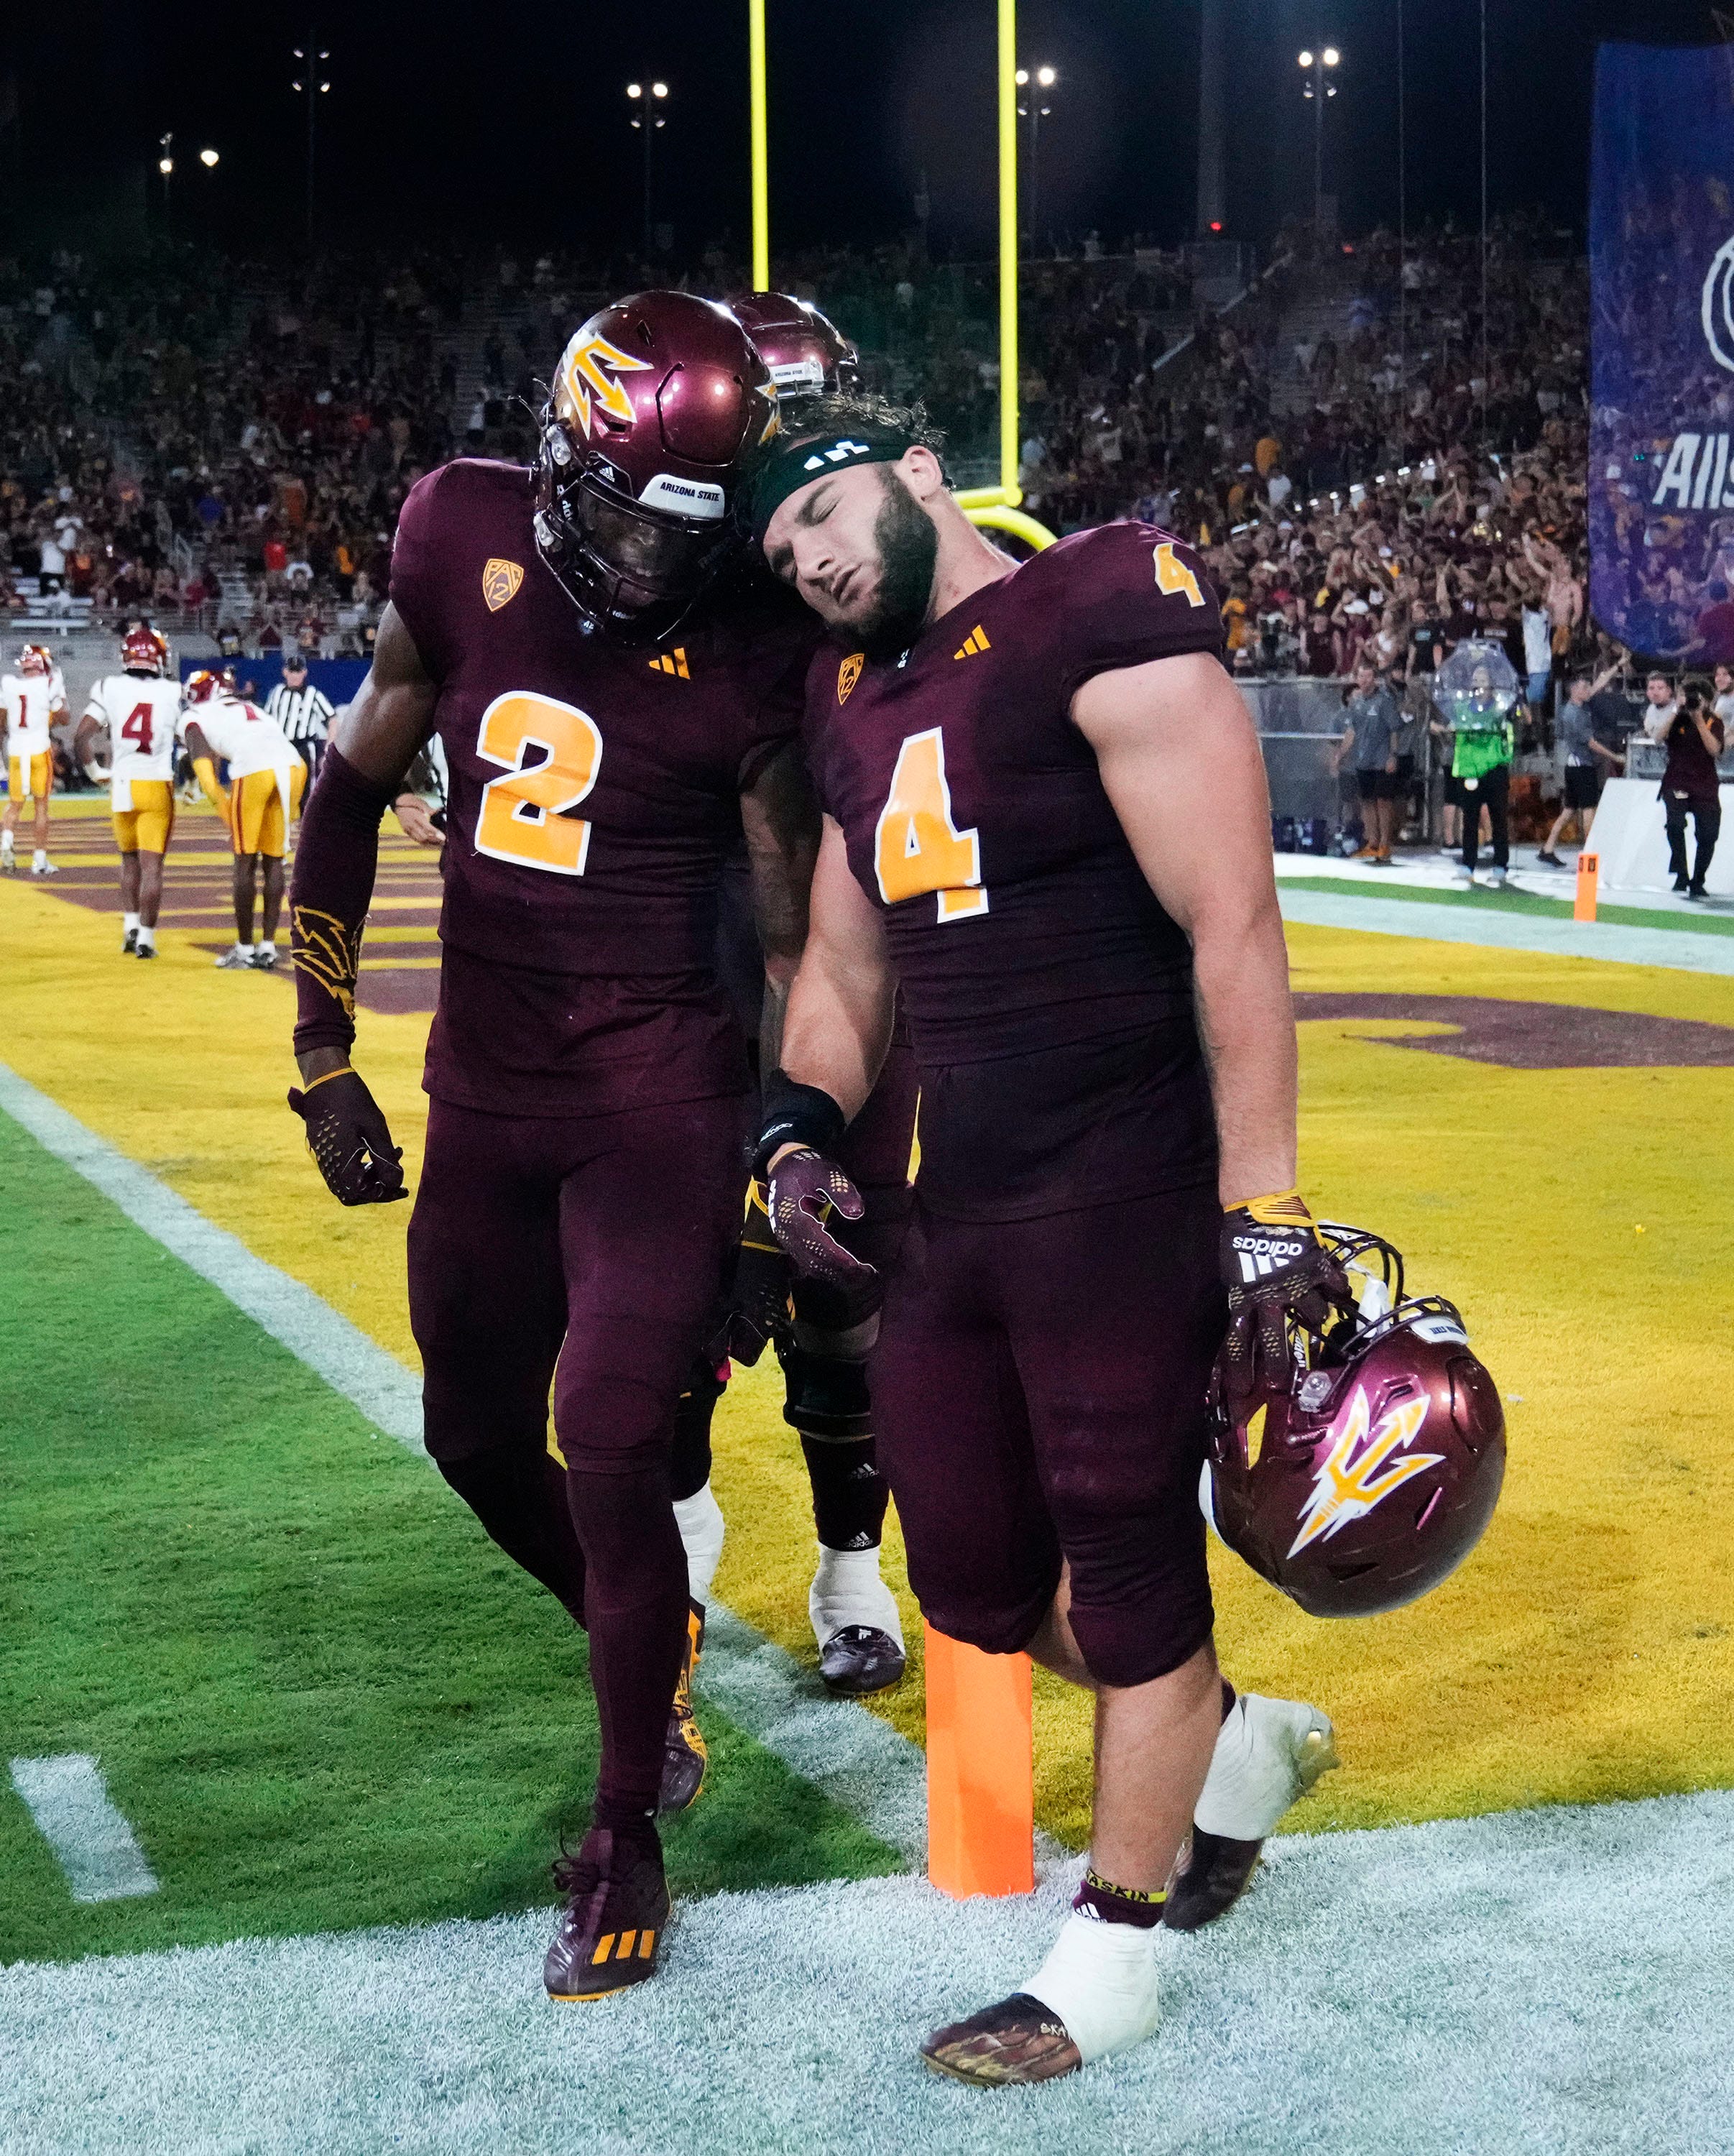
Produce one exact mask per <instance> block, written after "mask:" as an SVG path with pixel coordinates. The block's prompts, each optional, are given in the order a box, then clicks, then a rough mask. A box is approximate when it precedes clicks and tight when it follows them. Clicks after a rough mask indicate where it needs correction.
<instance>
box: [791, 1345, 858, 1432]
mask: <svg viewBox="0 0 1734 2156" xmlns="http://www.w3.org/2000/svg"><path fill="white" fill-rule="evenodd" d="M777 1360H778V1361H779V1362H780V1363H782V1374H783V1378H784V1380H785V1382H786V1383H787V1397H786V1399H785V1401H784V1404H783V1409H782V1419H783V1420H784V1421H785V1422H786V1423H788V1424H791V1425H792V1426H793V1428H794V1429H796V1430H799V1431H800V1433H801V1435H803V1437H816V1438H820V1439H827V1438H828V1439H830V1440H832V1441H833V1442H835V1441H836V1440H839V1439H849V1438H861V1437H870V1436H871V1435H872V1434H873V1409H872V1404H871V1403H870V1400H869V1399H868V1397H867V1365H866V1364H865V1363H851V1362H847V1361H845V1360H844V1358H843V1357H842V1356H840V1355H815V1354H813V1353H812V1352H811V1350H810V1349H808V1348H805V1347H797V1346H796V1345H795V1343H794V1342H793V1341H792V1340H783V1339H779V1340H778V1341H777Z"/></svg>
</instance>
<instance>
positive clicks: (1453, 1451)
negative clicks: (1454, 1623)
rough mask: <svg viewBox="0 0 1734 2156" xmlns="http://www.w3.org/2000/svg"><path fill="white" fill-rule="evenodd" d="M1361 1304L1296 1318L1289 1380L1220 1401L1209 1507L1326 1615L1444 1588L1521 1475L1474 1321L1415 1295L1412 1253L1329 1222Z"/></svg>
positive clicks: (1267, 1570) (1313, 1609)
mask: <svg viewBox="0 0 1734 2156" xmlns="http://www.w3.org/2000/svg"><path fill="white" fill-rule="evenodd" d="M1320 1232H1321V1235H1322V1236H1323V1237H1324V1239H1325V1240H1326V1242H1327V1243H1329V1244H1330V1245H1331V1248H1332V1250H1333V1252H1334V1253H1335V1255H1336V1256H1337V1258H1338V1260H1339V1262H1340V1263H1342V1265H1343V1266H1344V1268H1345V1270H1347V1271H1348V1272H1349V1275H1350V1279H1351V1282H1352V1284H1353V1283H1354V1281H1355V1276H1356V1275H1357V1273H1358V1274H1359V1275H1360V1276H1361V1289H1360V1296H1359V1301H1360V1307H1359V1310H1358V1312H1357V1313H1355V1314H1354V1315H1352V1316H1350V1315H1344V1316H1343V1317H1341V1318H1340V1319H1338V1320H1337V1321H1336V1322H1335V1323H1334V1324H1333V1325H1332V1326H1331V1327H1330V1328H1328V1329H1327V1331H1326V1332H1325V1333H1324V1334H1323V1335H1322V1336H1314V1335H1309V1334H1307V1333H1306V1332H1305V1331H1304V1330H1303V1329H1302V1328H1300V1327H1291V1328H1290V1368H1289V1369H1288V1371H1287V1373H1285V1377H1284V1378H1283V1379H1281V1380H1280V1381H1278V1382H1273V1383H1270V1384H1267V1385H1265V1386H1264V1387H1262V1388H1261V1389H1259V1392H1258V1393H1257V1394H1255V1395H1254V1397H1253V1398H1252V1399H1249V1400H1247V1401H1246V1402H1244V1403H1243V1404H1241V1405H1240V1406H1239V1409H1238V1410H1237V1411H1236V1412H1235V1413H1234V1414H1230V1413H1229V1411H1228V1410H1227V1409H1226V1408H1225V1407H1224V1404H1223V1403H1222V1402H1221V1400H1220V1399H1219V1398H1218V1399H1214V1400H1213V1432H1212V1456H1211V1459H1210V1460H1209V1462H1208V1466H1207V1467H1206V1469H1205V1473H1204V1481H1203V1491H1202V1495H1203V1501H1204V1505H1205V1511H1206V1513H1207V1516H1208V1517H1209V1519H1210V1520H1211V1522H1212V1524H1213V1526H1214V1527H1216V1529H1217V1532H1218V1533H1219V1534H1220V1535H1221V1537H1222V1538H1223V1540H1224V1542H1226V1543H1228V1544H1229V1547H1230V1548H1232V1549H1234V1551H1235V1552H1236V1553H1237V1554H1238V1555H1239V1556H1240V1557H1242V1558H1244V1559H1245V1561H1246V1562H1247V1563H1249V1565H1250V1566H1251V1567H1252V1568H1253V1569H1254V1571H1255V1572H1257V1573H1260V1574H1261V1575H1262V1576H1263V1577H1264V1578H1266V1579H1268V1580H1269V1581H1270V1584H1272V1585H1273V1586H1274V1587H1276V1588H1279V1589H1281V1591H1282V1592H1283V1593H1284V1594H1287V1595H1288V1596H1289V1597H1290V1599H1292V1600H1294V1601H1295V1602H1298V1603H1299V1604H1300V1606H1301V1608H1302V1609H1306V1610H1308V1611H1309V1612H1310V1613H1311V1614H1312V1615H1314V1616H1316V1617H1355V1616H1371V1615H1374V1614H1377V1613H1379V1612H1382V1611H1384V1610H1388V1609H1399V1608H1401V1607H1402V1606H1403V1604H1405V1603H1408V1602H1413V1601H1414V1600H1416V1599H1418V1597H1419V1596H1421V1595H1423V1594H1427V1593H1429V1591H1430V1590H1431V1589H1433V1588H1434V1587H1436V1586H1438V1585H1439V1583H1440V1581H1441V1580H1443V1579H1444V1578H1446V1577H1447V1576H1448V1575H1449V1573H1452V1572H1453V1571H1454V1570H1455V1569H1456V1568H1457V1566H1458V1565H1460V1563H1462V1562H1463V1561H1464V1559H1465V1558H1466V1557H1467V1556H1468V1555H1469V1554H1470V1551H1471V1550H1472V1549H1473V1548H1475V1544H1476V1543H1477V1542H1478V1541H1479V1540H1480V1536H1481V1532H1482V1530H1483V1529H1484V1528H1485V1526H1486V1524H1487V1522H1488V1520H1489V1519H1490V1517H1492V1513H1493V1509H1494V1507H1495V1504H1496V1503H1497V1501H1498V1498H1499V1492H1500V1488H1501V1483H1502V1481H1503V1479H1504V1474H1505V1459H1506V1441H1505V1417H1504V1412H1503V1409H1501V1404H1500V1399H1499V1394H1498V1391H1497V1389H1496V1388H1495V1385H1494V1383H1493V1380H1492V1378H1491V1377H1490V1375H1489V1374H1488V1373H1487V1371H1486V1369H1485V1368H1484V1366H1483V1365H1482V1364H1481V1363H1480V1362H1479V1361H1478V1360H1477V1359H1476V1358H1475V1355H1474V1354H1473V1353H1471V1352H1470V1346H1469V1340H1468V1337H1467V1334H1466V1332H1465V1327H1464V1324H1463V1320H1462V1318H1461V1317H1460V1314H1459V1312H1457V1310H1456V1308H1455V1307H1454V1305H1452V1304H1451V1303H1449V1302H1448V1301H1445V1299H1444V1297H1443V1296H1405V1294H1404V1292H1403V1260H1402V1259H1401V1257H1400V1256H1399V1255H1398V1253H1397V1252H1396V1251H1395V1250H1393V1249H1392V1247H1391V1245H1389V1244H1388V1243H1385V1242H1383V1240H1381V1239H1380V1238H1378V1237H1377V1236H1373V1235H1366V1234H1363V1233H1362V1231H1361V1230H1358V1229H1346V1228H1342V1227H1340V1226H1337V1225H1336V1224H1332V1223H1330V1222H1321V1223H1320Z"/></svg>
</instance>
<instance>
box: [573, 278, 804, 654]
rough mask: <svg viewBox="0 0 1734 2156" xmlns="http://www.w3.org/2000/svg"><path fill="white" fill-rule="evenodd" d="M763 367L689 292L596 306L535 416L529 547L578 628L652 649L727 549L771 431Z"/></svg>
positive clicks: (710, 304)
mask: <svg viewBox="0 0 1734 2156" xmlns="http://www.w3.org/2000/svg"><path fill="white" fill-rule="evenodd" d="M776 429H777V401H776V394H775V392H774V391H773V390H772V388H771V378H770V376H769V375H768V374H767V372H766V369H765V365H764V362H763V361H762V359H761V358H760V357H759V356H758V354H757V352H755V351H754V350H753V348H752V344H751V343H750V342H749V341H748V339H747V336H746V332H745V331H743V330H742V328H741V325H740V324H739V323H738V322H737V321H736V320H735V318H734V316H732V315H731V313H730V312H729V311H728V309H727V308H726V307H724V306H721V305H717V304H716V302H715V301H713V300H700V299H697V298H695V297H694V295H692V294H691V293H690V292H640V293H639V295H637V296H636V298H634V299H630V300H620V301H618V303H617V304H616V305H613V306H611V307H604V308H603V311H602V312H601V313H600V314H597V315H593V316H591V317H590V319H589V321H587V322H586V323H585V324H584V326H583V327H582V329H581V330H580V331H578V332H577V336H574V337H573V339H572V342H571V343H570V344H569V345H567V347H566V351H565V353H564V355H563V356H562V359H561V362H560V367H559V371H558V374H557V378H556V380H555V383H554V388H553V392H552V394H551V396H550V398H549V399H548V402H547V404H546V407H545V408H544V409H543V412H542V418H541V447H540V449H539V450H538V453H537V456H536V545H537V547H538V548H539V550H540V552H541V557H542V559H543V560H544V561H545V562H546V563H547V565H548V567H550V568H551V569H552V571H553V572H554V573H555V575H556V576H557V577H558V578H559V579H560V582H561V583H562V586H563V587H564V588H565V590H566V592H567V595H568V596H569V597H570V598H572V601H573V603H575V604H576V605H577V608H578V610H579V612H580V613H582V615H583V617H584V619H585V622H586V624H587V625H588V626H589V627H591V628H593V629H606V630H608V632H609V633H610V634H615V635H623V636H628V637H630V636H634V635H645V636H652V637H654V636H660V635H662V634H665V633H666V631H667V630H668V629H669V628H671V627H672V626H673V624H675V622H676V621H678V620H679V619H680V616H681V614H682V613H685V610H686V608H688V607H689V606H690V605H691V603H692V602H693V600H694V599H695V598H696V597H697V595H698V593H699V592H700V590H701V589H702V588H703V587H704V585H705V582H706V581H707V579H708V578H709V577H711V575H713V574H714V573H715V572H716V570H717V569H718V568H720V567H721V566H722V564H723V562H725V561H726V558H727V557H728V555H729V553H730V552H731V548H732V547H734V545H735V544H736V531H735V525H734V521H733V519H732V517H731V511H732V509H733V507H734V504H735V496H736V490H737V488H738V486H739V484H740V482H741V479H742V477H743V476H744V475H745V473H746V470H747V469H748V468H749V466H750V465H751V464H752V460H753V459H754V458H755V457H756V455H757V452H758V450H759V449H760V448H761V447H762V444H764V443H765V442H767V441H768V440H769V439H770V437H771V436H772V434H774V433H775V432H776Z"/></svg>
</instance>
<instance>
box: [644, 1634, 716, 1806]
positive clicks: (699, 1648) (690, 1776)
mask: <svg viewBox="0 0 1734 2156" xmlns="http://www.w3.org/2000/svg"><path fill="white" fill-rule="evenodd" d="M704 1645H705V1605H704V1604H703V1603H702V1602H690V1603H689V1604H687V1607H686V1652H685V1654H684V1655H682V1656H681V1658H680V1680H679V1681H678V1682H677V1683H676V1685H675V1703H674V1705H673V1706H672V1707H670V1708H669V1728H668V1735H667V1737H666V1738H665V1739H664V1743H663V1753H662V1789H661V1793H660V1794H659V1796H658V1798H657V1800H656V1809H657V1810H658V1811H659V1812H684V1811H685V1809H686V1808H687V1806H688V1805H689V1804H695V1803H696V1802H697V1801H698V1796H699V1792H700V1789H703V1788H704V1786H705V1767H706V1765H707V1764H708V1763H709V1760H710V1757H711V1755H710V1753H709V1751H708V1749H707V1748H706V1747H705V1734H704V1732H703V1731H702V1730H701V1729H700V1727H699V1725H698V1723H697V1722H696V1721H695V1719H694V1717H693V1712H692V1673H693V1671H695V1669H696V1668H697V1667H698V1666H699V1656H700V1654H701V1653H702V1652H703V1651H704Z"/></svg>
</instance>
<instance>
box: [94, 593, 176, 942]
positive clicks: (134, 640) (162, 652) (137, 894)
mask: <svg viewBox="0 0 1734 2156" xmlns="http://www.w3.org/2000/svg"><path fill="white" fill-rule="evenodd" d="M167 658H168V646H167V644H165V643H164V642H163V640H162V638H161V637H160V636H159V635H158V634H156V630H155V629H130V630H128V632H127V634H126V636H124V637H123V638H122V639H121V672H120V673H118V674H109V675H105V676H104V677H103V679H102V680H100V681H99V682H98V683H97V684H96V685H95V688H94V689H92V690H91V691H90V701H89V702H88V703H87V704H86V705H85V713H84V716H83V717H82V718H81V719H80V721H79V731H78V752H79V757H80V762H82V763H83V764H84V765H85V768H86V770H87V771H89V772H90V775H91V776H92V777H93V778H97V777H100V775H101V773H100V771H99V769H98V767H97V766H96V765H95V762H94V761H93V759H94V757H95V752H96V737H97V735H98V734H99V733H103V732H105V733H106V734H107V737H108V767H107V770H108V779H109V784H110V800H109V806H110V810H111V812H112V814H113V817H114V825H115V845H116V846H117V847H118V848H119V850H120V855H121V930H122V936H121V949H122V951H123V952H126V953H127V954H128V955H129V956H136V957H141V958H154V957H156V916H157V913H158V911H159V909H160V908H161V906H162V859H163V855H165V854H167V851H168V842H169V838H170V835H171V834H172V832H173V830H174V828H175V785H174V778H175V741H176V729H177V725H178V723H179V721H180V716H181V691H180V687H179V685H178V684H177V683H176V682H173V681H166V680H164V679H163V678H162V670H163V667H164V665H165V664H166V662H167Z"/></svg>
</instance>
